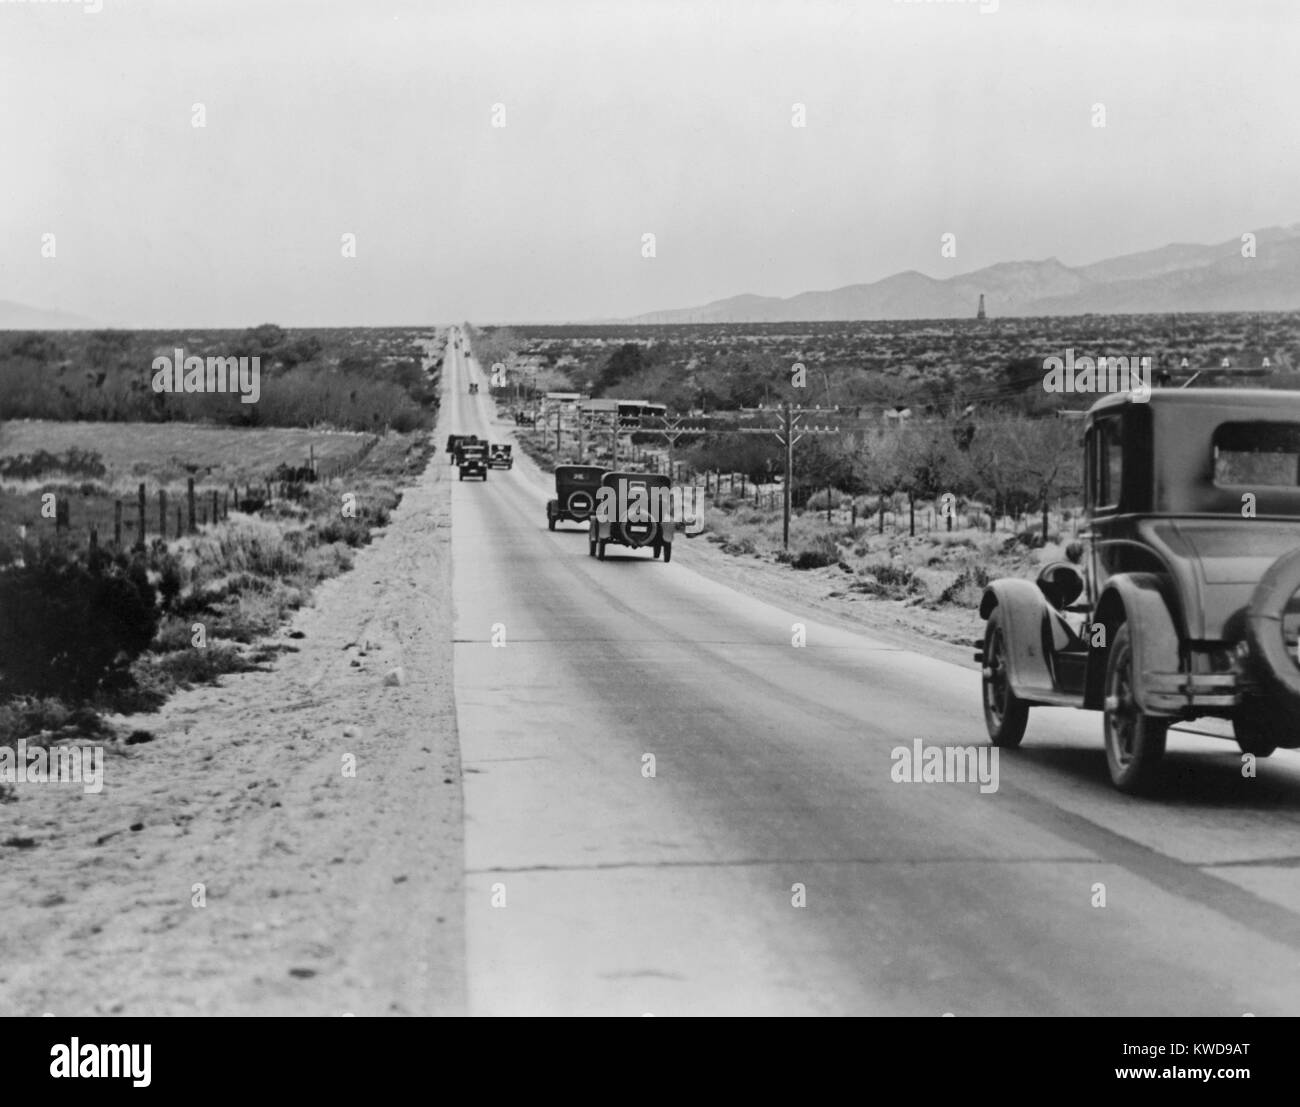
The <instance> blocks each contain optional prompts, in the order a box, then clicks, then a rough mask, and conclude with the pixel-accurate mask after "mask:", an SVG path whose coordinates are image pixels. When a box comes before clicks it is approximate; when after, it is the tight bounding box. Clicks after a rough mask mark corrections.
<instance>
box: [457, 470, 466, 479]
mask: <svg viewBox="0 0 1300 1107" xmlns="http://www.w3.org/2000/svg"><path fill="white" fill-rule="evenodd" d="M456 477H457V479H458V480H464V479H465V473H464V471H463V470H462V471H461V472H459V473H457V474H456Z"/></svg>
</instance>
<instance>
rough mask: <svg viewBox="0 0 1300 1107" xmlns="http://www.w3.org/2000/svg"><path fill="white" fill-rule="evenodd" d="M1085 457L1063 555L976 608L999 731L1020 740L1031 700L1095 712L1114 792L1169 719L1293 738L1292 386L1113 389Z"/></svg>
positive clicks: (1007, 739)
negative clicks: (1083, 519) (1075, 516)
mask: <svg viewBox="0 0 1300 1107" xmlns="http://www.w3.org/2000/svg"><path fill="white" fill-rule="evenodd" d="M1084 463H1085V479H1084V486H1085V493H1084V497H1085V506H1086V509H1087V518H1088V529H1087V531H1086V532H1085V533H1084V534H1082V535H1081V538H1082V542H1081V543H1080V544H1079V545H1078V546H1077V548H1075V549H1074V550H1072V551H1067V553H1073V554H1074V557H1073V560H1072V561H1060V562H1055V563H1053V564H1049V565H1046V566H1044V567H1043V568H1042V570H1041V571H1040V572H1039V574H1038V579H1037V580H1036V581H1034V582H1031V581H1027V580H998V581H995V582H994V583H993V584H992V585H990V586H989V588H988V589H987V591H986V592H985V594H984V597H983V600H982V602H981V604H980V614H981V615H982V616H983V617H984V618H985V619H986V620H987V623H986V627H985V633H984V645H983V649H982V650H980V651H979V652H978V653H977V654H976V655H975V656H976V659H977V660H979V661H981V662H982V664H983V699H984V718H985V723H986V725H987V727H988V732H989V736H990V738H991V739H992V741H993V743H994V744H995V745H998V746H1017V745H1019V744H1020V741H1021V738H1022V737H1023V736H1024V733H1025V726H1026V723H1027V720H1028V716H1029V709H1030V707H1032V706H1034V705H1038V704H1046V705H1051V706H1058V707H1079V708H1085V709H1090V710H1094V711H1100V712H1101V713H1102V717H1103V722H1102V733H1103V738H1104V741H1105V747H1106V761H1107V765H1108V767H1109V770H1110V776H1111V780H1112V782H1113V783H1114V784H1115V786H1116V787H1117V788H1119V789H1120V790H1121V791H1125V792H1138V791H1141V790H1143V789H1145V788H1146V787H1148V786H1149V785H1150V784H1151V783H1152V782H1153V781H1154V780H1155V779H1156V776H1157V773H1158V763H1159V761H1160V759H1161V757H1162V756H1163V755H1164V751H1165V740H1166V735H1167V732H1168V729H1169V726H1170V724H1171V723H1174V722H1176V721H1178V720H1187V719H1194V718H1196V717H1198V716H1218V717H1220V718H1224V719H1230V720H1231V722H1232V728H1233V734H1234V737H1235V738H1236V740H1237V744H1238V745H1239V746H1240V748H1241V750H1242V751H1243V753H1244V754H1253V755H1254V756H1256V757H1266V756H1268V755H1269V754H1270V753H1272V752H1273V751H1274V750H1275V749H1277V748H1278V747H1279V746H1280V747H1286V748H1295V747H1297V746H1300V664H1298V663H1297V659H1296V644H1297V637H1298V634H1300V602H1297V599H1296V596H1295V593H1296V591H1297V589H1300V393H1297V392H1289V391H1263V390H1247V389H1177V390H1173V389H1157V390H1155V391H1153V392H1151V393H1149V399H1148V400H1145V401H1144V400H1142V399H1139V398H1136V397H1135V396H1133V395H1131V394H1127V393H1121V394H1115V395H1112V396H1108V397H1106V398H1105V399H1103V400H1100V401H1099V402H1098V403H1096V404H1094V405H1093V407H1092V409H1091V410H1090V411H1089V412H1088V415H1087V419H1086V421H1085V432H1084Z"/></svg>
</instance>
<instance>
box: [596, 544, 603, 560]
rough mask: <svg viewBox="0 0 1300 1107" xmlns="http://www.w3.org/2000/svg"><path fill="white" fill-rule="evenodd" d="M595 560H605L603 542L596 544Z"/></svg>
mask: <svg viewBox="0 0 1300 1107" xmlns="http://www.w3.org/2000/svg"><path fill="white" fill-rule="evenodd" d="M596 560H597V561H604V560H605V543H604V542H603V541H599V540H598V541H597V542H596Z"/></svg>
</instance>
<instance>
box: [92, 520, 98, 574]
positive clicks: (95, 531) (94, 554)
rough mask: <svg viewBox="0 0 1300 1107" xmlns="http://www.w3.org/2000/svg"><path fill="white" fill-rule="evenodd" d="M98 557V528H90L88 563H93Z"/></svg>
mask: <svg viewBox="0 0 1300 1107" xmlns="http://www.w3.org/2000/svg"><path fill="white" fill-rule="evenodd" d="M98 557H99V528H98V527H91V528H90V563H91V564H92V565H93V564H94V563H95V561H96V559H98Z"/></svg>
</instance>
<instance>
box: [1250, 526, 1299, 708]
mask: <svg viewBox="0 0 1300 1107" xmlns="http://www.w3.org/2000/svg"><path fill="white" fill-rule="evenodd" d="M1297 591H1300V550H1293V551H1292V552H1291V553H1289V554H1284V555H1283V556H1282V557H1279V558H1278V559H1277V560H1276V561H1275V562H1273V564H1272V565H1270V566H1269V568H1268V571H1267V572H1266V573H1265V574H1264V575H1263V576H1262V577H1261V578H1260V581H1259V584H1258V585H1257V586H1256V588H1255V592H1254V594H1253V595H1252V596H1251V598H1250V606H1249V607H1248V608H1247V609H1246V640H1247V641H1248V642H1249V643H1250V652H1251V656H1252V657H1254V658H1256V659H1257V660H1258V661H1259V663H1260V665H1261V666H1262V668H1263V670H1264V672H1263V676H1264V678H1265V680H1266V681H1267V683H1268V685H1269V690H1270V691H1271V692H1273V693H1275V694H1276V695H1278V696H1280V697H1281V698H1282V699H1283V700H1284V701H1285V703H1286V704H1287V705H1288V706H1290V707H1291V708H1293V709H1295V710H1297V711H1300V665H1297V664H1296V659H1295V658H1294V657H1292V656H1291V654H1289V653H1288V652H1287V648H1286V639H1285V638H1284V637H1283V634H1282V616H1283V614H1284V613H1285V612H1286V607H1287V604H1288V603H1290V602H1291V597H1292V596H1294V595H1295V594H1296V592H1297Z"/></svg>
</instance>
